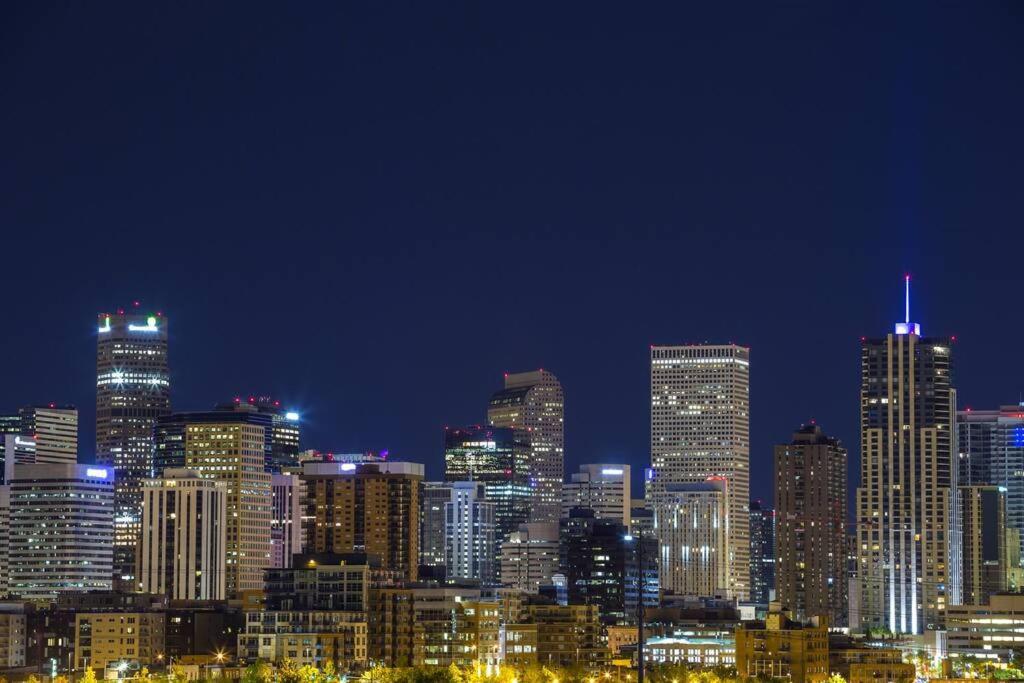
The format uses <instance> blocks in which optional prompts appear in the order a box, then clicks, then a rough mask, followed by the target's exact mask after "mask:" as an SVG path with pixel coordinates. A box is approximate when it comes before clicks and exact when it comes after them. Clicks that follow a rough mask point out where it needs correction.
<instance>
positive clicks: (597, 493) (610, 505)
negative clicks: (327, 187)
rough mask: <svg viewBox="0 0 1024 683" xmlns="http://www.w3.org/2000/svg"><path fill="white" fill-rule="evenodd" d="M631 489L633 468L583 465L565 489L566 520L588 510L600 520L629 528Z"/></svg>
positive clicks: (627, 466) (631, 502) (563, 499)
mask: <svg viewBox="0 0 1024 683" xmlns="http://www.w3.org/2000/svg"><path fill="white" fill-rule="evenodd" d="M630 485H631V484H630V467H629V465H580V469H579V472H573V473H572V475H571V476H570V477H569V481H568V482H566V483H565V484H563V485H562V518H565V517H568V516H569V511H570V510H572V509H573V508H586V509H588V510H593V511H594V515H595V516H597V517H599V518H602V519H613V520H615V521H616V522H619V523H620V524H625V525H626V526H629V521H630V511H631V509H632V507H633V500H632V497H631V495H630Z"/></svg>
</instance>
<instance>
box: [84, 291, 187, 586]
mask: <svg viewBox="0 0 1024 683" xmlns="http://www.w3.org/2000/svg"><path fill="white" fill-rule="evenodd" d="M98 322H99V326H98V337H97V343H96V464H97V465H100V466H110V467H113V468H114V477H113V479H114V481H115V487H116V492H115V503H114V507H115V512H114V524H115V538H114V545H115V547H114V571H115V572H116V575H117V577H118V578H119V579H121V580H123V581H125V582H126V583H127V585H131V584H132V581H133V579H134V576H135V567H134V563H135V555H136V549H135V545H136V539H137V538H138V537H139V531H140V530H141V524H142V481H143V480H144V479H148V478H150V477H152V476H153V446H154V444H153V428H154V427H155V425H156V420H157V418H158V417H160V416H161V415H166V414H167V413H169V412H171V379H170V377H171V376H170V371H169V369H168V366H167V318H166V316H164V315H162V314H160V313H155V314H147V313H144V312H143V311H142V310H141V309H140V308H139V307H138V305H137V304H136V305H135V306H134V307H133V308H132V309H131V310H130V311H125V310H124V309H120V310H118V311H116V312H115V313H101V314H100V315H99V317H98ZM178 466H179V467H180V466H181V465H178Z"/></svg>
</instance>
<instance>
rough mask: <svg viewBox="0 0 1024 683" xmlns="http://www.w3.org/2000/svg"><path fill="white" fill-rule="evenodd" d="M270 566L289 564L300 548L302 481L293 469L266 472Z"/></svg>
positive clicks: (303, 486) (281, 566)
mask: <svg viewBox="0 0 1024 683" xmlns="http://www.w3.org/2000/svg"><path fill="white" fill-rule="evenodd" d="M270 488H271V503H272V506H273V514H272V516H271V519H270V566H271V567H277V568H285V567H291V566H292V558H293V557H294V556H295V555H296V554H298V553H301V552H302V499H303V495H304V494H303V492H304V490H305V488H306V487H305V483H304V482H303V481H302V479H301V478H300V477H299V475H298V474H296V473H282V472H275V473H273V474H271V475H270Z"/></svg>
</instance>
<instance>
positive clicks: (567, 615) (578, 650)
mask: <svg viewBox="0 0 1024 683" xmlns="http://www.w3.org/2000/svg"><path fill="white" fill-rule="evenodd" d="M517 612H518V613H517V614H515V615H511V618H510V620H509V623H506V624H505V663H506V664H508V665H510V666H515V667H517V668H520V669H525V668H529V667H533V666H538V665H539V666H547V667H559V666H561V667H580V668H581V669H582V670H594V669H596V668H599V667H602V666H605V665H606V664H607V663H608V649H607V647H605V644H604V639H603V637H602V635H603V627H602V625H601V620H600V611H599V608H598V606H597V605H543V604H531V605H524V606H523V607H522V608H521V609H520V610H518V611H517Z"/></svg>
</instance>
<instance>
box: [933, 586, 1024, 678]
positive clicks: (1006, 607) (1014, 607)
mask: <svg viewBox="0 0 1024 683" xmlns="http://www.w3.org/2000/svg"><path fill="white" fill-rule="evenodd" d="M1022 643H1024V594H1021V593H1015V594H1002V595H992V596H989V599H988V602H987V603H986V604H983V605H950V607H949V610H948V613H947V615H946V647H947V650H948V654H949V656H950V657H952V658H957V657H978V658H981V659H991V660H995V661H1000V662H1009V661H1010V660H1011V659H1012V658H1013V657H1014V653H1019V652H1020V650H1021V647H1022Z"/></svg>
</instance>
